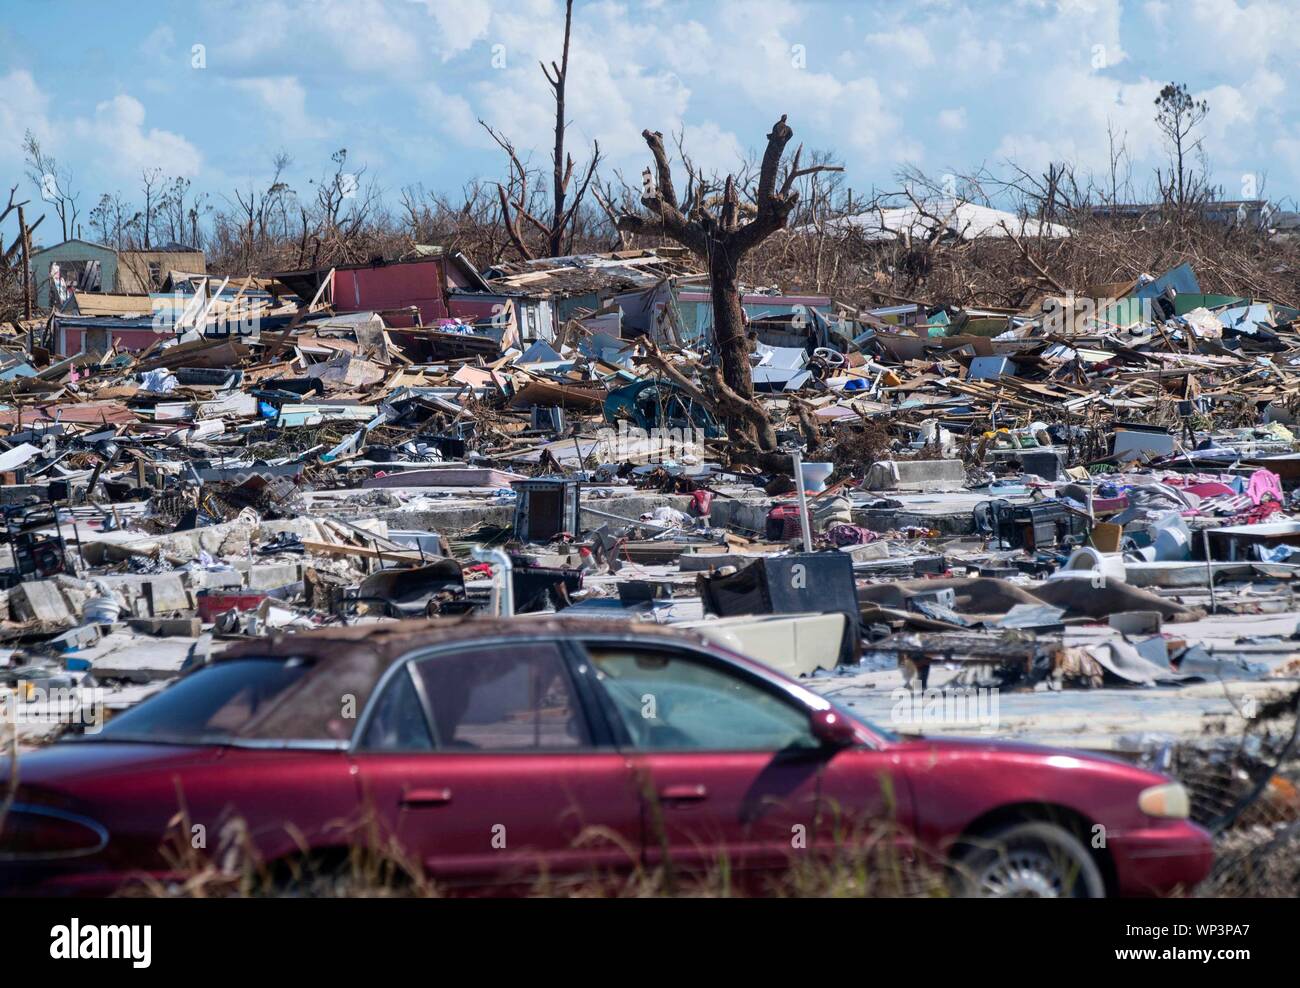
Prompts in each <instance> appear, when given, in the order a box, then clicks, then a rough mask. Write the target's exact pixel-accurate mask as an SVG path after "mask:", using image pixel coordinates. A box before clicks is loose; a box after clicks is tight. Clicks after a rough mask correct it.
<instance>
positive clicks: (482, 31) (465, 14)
mask: <svg viewBox="0 0 1300 988" xmlns="http://www.w3.org/2000/svg"><path fill="white" fill-rule="evenodd" d="M414 2H415V3H418V4H420V5H421V6H423V7H424V8H425V9H426V11H427V13H428V15H429V16H430V17H432V18H433V19H434V21H435V23H436V24H437V25H438V38H437V40H436V41H435V48H436V49H437V52H438V55H439V56H440V57H441V58H442V60H443V61H444V62H446V61H450V60H451V59H453V58H455V57H456V56H457V55H459V54H460V53H461V52H463V51H468V50H469V49H470V48H471V47H472V46H473V45H474V43H475V42H476V41H481V40H483V39H484V38H486V37H487V33H488V25H489V24H490V23H491V22H492V4H491V2H490V0H457V2H456V3H448V2H447V0H414Z"/></svg>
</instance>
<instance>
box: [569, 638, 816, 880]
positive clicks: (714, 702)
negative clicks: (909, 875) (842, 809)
mask: <svg viewBox="0 0 1300 988" xmlns="http://www.w3.org/2000/svg"><path fill="white" fill-rule="evenodd" d="M585 648H586V651H587V654H588V657H589V659H590V660H591V668H592V670H593V672H594V673H595V681H596V683H597V685H599V687H600V692H601V696H602V698H603V701H604V702H606V703H607V704H608V706H609V710H610V714H609V716H610V719H611V722H613V723H615V724H616V725H617V726H618V728H619V729H620V730H621V732H622V733H621V740H622V743H624V744H625V745H626V746H627V748H628V751H629V752H630V753H631V755H632V764H633V768H634V771H635V773H636V775H637V779H638V784H639V786H640V789H641V792H642V808H643V814H644V819H643V829H644V832H645V844H646V850H645V858H646V863H647V865H648V866H649V867H652V868H655V867H662V868H665V869H667V870H669V871H671V872H672V873H678V872H684V873H687V874H689V875H694V876H696V877H699V878H708V877H710V876H717V875H718V874H721V873H723V872H724V871H725V872H727V873H730V874H734V875H735V876H736V877H737V879H738V880H740V881H742V882H745V881H748V880H749V879H750V878H753V877H756V876H757V875H759V874H764V873H770V872H773V871H778V870H781V869H783V868H785V867H788V866H789V865H790V864H791V863H792V861H795V860H798V858H799V856H800V855H801V854H802V853H803V852H804V851H806V850H808V849H809V848H811V847H812V846H813V843H812V842H813V840H814V830H815V827H816V817H817V794H818V776H819V773H820V770H821V768H822V766H823V765H824V764H825V761H826V759H827V757H828V752H827V751H826V749H825V748H824V747H823V745H822V744H821V743H820V742H819V741H818V740H817V738H815V737H814V736H813V734H812V731H811V726H810V712H809V711H808V710H807V709H805V708H803V707H802V706H800V705H799V704H797V703H795V702H793V701H792V700H791V699H790V697H788V696H784V695H782V693H781V691H779V690H777V689H773V688H771V687H770V685H769V684H765V683H764V682H763V681H762V680H761V678H760V677H750V676H746V675H745V674H743V673H742V672H740V671H738V670H736V669H735V668H734V667H730V668H729V667H728V665H727V664H726V663H725V662H722V661H720V660H719V659H718V658H717V657H716V656H711V655H710V654H709V653H707V652H703V651H694V650H691V649H690V648H686V647H681V646H677V645H675V644H663V643H649V642H644V641H617V640H609V639H606V640H600V639H594V640H589V641H586V642H585Z"/></svg>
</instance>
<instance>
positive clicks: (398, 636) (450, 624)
mask: <svg viewBox="0 0 1300 988" xmlns="http://www.w3.org/2000/svg"><path fill="white" fill-rule="evenodd" d="M629 635H633V636H635V637H638V638H642V639H645V638H660V639H662V640H663V641H665V642H671V641H676V642H689V643H691V644H696V645H707V644H708V642H707V640H706V639H705V638H703V637H702V636H700V635H698V634H695V633H693V632H683V631H680V630H677V629H672V628H668V627H665V626H663V625H657V624H649V623H644V622H639V621H593V620H591V619H584V618H572V617H570V618H565V617H551V616H549V615H548V616H544V617H531V616H530V617H516V618H499V617H478V616H468V617H459V618H418V619H413V620H407V621H392V622H387V623H382V624H356V625H351V626H348V627H337V628H314V629H312V630H310V631H299V632H294V633H279V634H273V635H270V636H268V637H266V638H259V639H255V640H250V641H243V642H239V643H237V644H235V645H232V646H230V647H228V648H226V649H225V650H224V651H223V652H221V653H219V654H218V655H216V656H214V657H213V662H214V663H224V662H230V661H235V660H238V659H250V658H286V659H287V658H293V657H301V658H306V659H311V660H313V661H312V666H313V668H312V669H311V671H310V673H309V674H308V675H306V676H304V677H303V679H302V681H301V682H300V683H298V684H297V685H296V686H295V687H294V689H293V690H291V691H290V694H289V695H286V696H285V697H284V698H283V700H282V702H279V703H277V704H275V705H274V706H273V707H272V709H270V710H268V711H267V712H266V713H265V715H264V716H260V717H258V718H256V719H255V720H254V721H253V722H252V723H250V724H249V725H248V727H247V729H246V730H245V731H243V732H241V734H242V735H243V736H244V737H261V738H284V737H289V738H304V737H317V736H319V730H320V728H319V724H320V713H319V712H320V711H321V710H334V709H337V708H338V704H339V698H340V697H343V696H351V697H352V698H354V700H355V703H356V709H357V710H358V711H360V710H361V709H363V708H364V706H365V704H366V701H367V700H368V699H369V698H370V695H371V694H372V693H373V692H374V690H375V687H376V685H377V684H378V682H379V680H380V679H381V678H382V676H383V674H384V672H385V671H386V670H387V669H388V667H389V666H391V665H392V664H393V663H394V662H396V661H398V660H399V659H401V658H402V657H403V656H405V655H408V654H410V653H411V652H413V651H416V650H419V649H424V648H429V647H431V646H434V645H450V644H456V643H458V642H465V643H470V642H474V641H476V640H492V639H500V638H519V639H534V638H600V637H615V638H618V637H624V636H629Z"/></svg>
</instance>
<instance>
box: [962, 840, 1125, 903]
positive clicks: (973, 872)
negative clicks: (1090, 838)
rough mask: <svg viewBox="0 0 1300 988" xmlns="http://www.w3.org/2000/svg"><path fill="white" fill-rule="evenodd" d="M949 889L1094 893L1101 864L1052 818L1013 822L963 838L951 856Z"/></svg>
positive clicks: (1058, 895) (1029, 895)
mask: <svg viewBox="0 0 1300 988" xmlns="http://www.w3.org/2000/svg"><path fill="white" fill-rule="evenodd" d="M954 866H955V876H954V879H955V880H954V885H955V891H956V892H957V894H959V895H963V896H966V897H971V898H979V899H1100V898H1104V897H1105V895H1106V883H1105V881H1104V880H1103V879H1102V877H1101V869H1100V868H1098V867H1097V862H1096V861H1094V860H1093V857H1092V855H1091V854H1090V853H1089V851H1088V849H1087V848H1086V847H1084V846H1083V843H1082V842H1081V841H1080V840H1079V838H1077V837H1076V836H1074V834H1072V833H1070V831H1068V830H1066V829H1065V828H1064V827H1060V826H1057V825H1056V824H1054V823H1018V824H1014V825H1012V826H1010V827H1004V828H1001V829H999V830H995V831H993V832H991V833H988V834H985V835H982V836H980V837H976V838H971V839H968V840H967V842H966V848H965V850H963V851H962V852H961V853H960V854H959V855H958V856H957V858H956V860H955V861H954Z"/></svg>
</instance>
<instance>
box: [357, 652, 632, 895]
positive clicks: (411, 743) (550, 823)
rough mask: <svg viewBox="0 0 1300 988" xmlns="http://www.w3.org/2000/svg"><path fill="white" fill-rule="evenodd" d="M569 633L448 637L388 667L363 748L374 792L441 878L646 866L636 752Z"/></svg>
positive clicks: (486, 879) (398, 831)
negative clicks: (590, 683)
mask: <svg viewBox="0 0 1300 988" xmlns="http://www.w3.org/2000/svg"><path fill="white" fill-rule="evenodd" d="M586 674H587V670H586V667H585V665H584V664H583V663H581V662H579V661H577V660H576V656H575V655H574V654H573V653H572V652H571V651H570V650H568V649H567V648H566V646H564V645H563V644H562V643H561V642H559V641H547V640H536V639H529V640H518V639H514V640H509V639H507V640H501V641H497V642H486V643H485V642H475V643H473V644H463V645H457V646H452V647H443V648H441V649H438V650H437V651H435V652H434V653H432V654H427V655H423V656H416V657H413V658H411V659H409V660H408V661H406V662H404V663H403V664H402V665H401V667H400V668H398V669H395V670H394V671H393V673H392V674H391V675H390V676H389V677H388V679H387V682H386V683H385V684H384V686H383V689H382V691H381V692H380V695H379V696H378V697H377V699H376V701H375V703H374V705H373V708H372V710H371V711H368V712H367V713H368V715H369V721H368V723H363V724H359V725H358V737H359V738H360V742H359V744H358V746H357V750H356V751H355V752H354V754H353V758H354V761H355V764H356V766H357V769H358V773H359V778H360V784H361V788H362V794H363V800H364V801H365V802H366V804H367V805H369V806H372V807H373V810H374V812H375V814H376V818H377V820H378V821H379V822H380V823H381V824H382V825H383V827H384V830H385V832H386V833H388V834H390V835H391V836H392V838H393V839H395V841H396V842H397V844H398V845H399V846H400V847H401V848H402V849H403V850H404V851H405V852H406V853H407V854H408V855H410V856H411V857H413V858H415V859H416V860H418V862H419V864H420V865H421V866H422V867H423V869H424V871H425V873H426V874H427V875H428V876H429V877H430V878H432V879H433V880H434V881H435V882H444V883H448V884H453V885H456V884H474V885H478V884H484V883H487V884H493V883H519V882H525V883H536V882H538V881H546V882H549V881H551V880H570V879H574V878H583V879H585V878H589V877H595V876H597V875H602V874H610V873H613V874H618V873H622V872H626V871H629V870H631V868H632V867H634V865H635V864H636V861H637V855H638V852H639V847H640V837H641V833H640V826H641V825H640V814H641V809H640V802H639V799H638V797H637V793H636V789H635V786H634V783H633V777H632V773H631V768H630V765H629V762H628V759H627V757H626V756H625V755H624V754H623V753H621V752H620V751H619V750H618V749H617V748H616V747H615V746H614V745H613V744H612V742H611V739H610V738H609V735H608V731H607V728H606V727H605V726H604V723H603V720H602V719H601V717H600V716H599V715H597V716H596V717H594V718H593V717H592V715H591V712H590V707H591V702H590V700H588V699H584V697H585V696H586V691H585V687H583V686H582V678H583V676H584V675H586Z"/></svg>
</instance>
